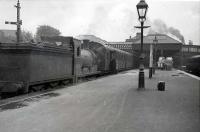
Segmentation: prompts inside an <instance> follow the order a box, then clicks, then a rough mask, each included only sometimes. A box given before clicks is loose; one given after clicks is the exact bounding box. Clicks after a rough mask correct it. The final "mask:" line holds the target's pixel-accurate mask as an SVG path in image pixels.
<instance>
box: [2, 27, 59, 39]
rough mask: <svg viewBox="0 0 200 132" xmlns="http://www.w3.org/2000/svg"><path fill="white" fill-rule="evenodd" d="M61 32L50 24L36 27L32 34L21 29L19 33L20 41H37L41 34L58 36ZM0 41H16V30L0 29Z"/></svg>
mask: <svg viewBox="0 0 200 132" xmlns="http://www.w3.org/2000/svg"><path fill="white" fill-rule="evenodd" d="M60 34H61V32H60V31H59V30H58V29H56V28H54V27H51V26H48V25H41V26H39V27H38V28H37V30H36V34H35V35H34V36H33V34H32V33H31V32H30V31H26V30H22V31H21V34H20V40H21V42H30V41H33V42H38V41H41V38H40V37H41V36H44V37H45V36H50V37H51V36H59V35H60ZM0 42H5V43H13V42H14V43H15V42H16V30H7V29H6V30H0Z"/></svg>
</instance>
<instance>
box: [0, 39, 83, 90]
mask: <svg viewBox="0 0 200 132" xmlns="http://www.w3.org/2000/svg"><path fill="white" fill-rule="evenodd" d="M43 39H44V38H43ZM44 40H45V39H44ZM56 40H59V41H56V43H45V42H43V43H40V44H37V45H36V44H33V43H20V44H8V43H7V44H1V45H0V56H1V57H0V91H1V92H2V93H7V92H16V91H20V92H23V93H26V92H28V91H29V90H37V89H38V88H41V84H45V83H47V82H55V81H58V80H62V81H65V80H73V78H74V75H75V71H74V67H75V59H74V58H75V56H74V55H76V54H73V52H77V51H76V49H78V48H79V47H80V44H81V43H80V41H78V40H75V39H74V38H72V37H58V38H57V37H56ZM56 44H59V46H57V45H56ZM37 85H40V87H36V86H37Z"/></svg>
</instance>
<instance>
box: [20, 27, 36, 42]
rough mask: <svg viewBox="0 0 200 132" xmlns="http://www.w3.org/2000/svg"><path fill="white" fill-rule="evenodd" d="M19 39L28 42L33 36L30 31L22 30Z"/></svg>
mask: <svg viewBox="0 0 200 132" xmlns="http://www.w3.org/2000/svg"><path fill="white" fill-rule="evenodd" d="M21 39H22V41H23V42H29V41H31V40H33V39H34V38H33V34H32V33H31V32H29V31H25V30H23V31H22V32H21Z"/></svg>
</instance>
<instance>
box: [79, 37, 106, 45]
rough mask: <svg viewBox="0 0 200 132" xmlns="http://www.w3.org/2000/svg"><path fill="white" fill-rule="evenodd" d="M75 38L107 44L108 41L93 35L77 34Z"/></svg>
mask: <svg viewBox="0 0 200 132" xmlns="http://www.w3.org/2000/svg"><path fill="white" fill-rule="evenodd" d="M75 38H77V39H79V40H90V41H93V42H98V43H101V44H107V43H108V42H107V41H105V40H103V39H101V38H99V37H96V36H94V35H79V36H76V37H75Z"/></svg>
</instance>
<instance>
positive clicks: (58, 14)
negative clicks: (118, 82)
mask: <svg viewBox="0 0 200 132" xmlns="http://www.w3.org/2000/svg"><path fill="white" fill-rule="evenodd" d="M16 2H17V0H0V29H16V27H15V26H14V25H6V24H4V23H5V20H7V21H16V8H14V5H15V4H16ZM138 2H139V0H20V3H21V19H22V21H23V25H22V29H23V30H26V31H30V32H32V33H33V34H35V32H36V29H37V27H38V26H39V25H44V24H45V25H50V26H52V27H55V28H57V29H59V30H60V31H61V33H62V35H63V36H78V35H85V34H89V35H95V36H97V37H100V38H102V39H104V40H106V41H125V39H127V38H129V36H135V34H136V33H137V32H140V31H139V30H138V29H135V28H134V26H139V25H140V23H139V21H138V15H137V9H136V4H137V3H138ZM146 3H147V4H148V5H149V9H148V12H147V21H146V22H145V25H150V26H151V29H153V30H155V31H163V29H160V28H163V27H165V29H166V30H168V29H169V28H170V27H173V28H174V29H177V30H178V31H179V32H180V34H181V35H183V36H184V38H185V42H186V44H187V43H188V41H189V40H192V41H193V44H194V45H200V0H146ZM158 22H159V24H158ZM162 25H164V26H162ZM159 26H160V27H159ZM149 30H150V29H145V31H144V33H145V34H148V32H149Z"/></svg>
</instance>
